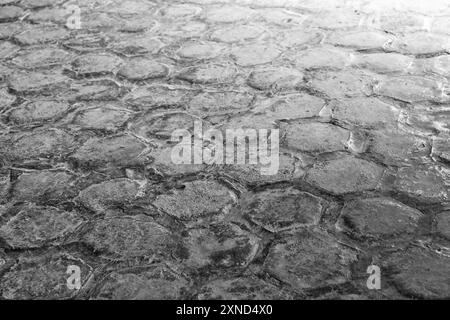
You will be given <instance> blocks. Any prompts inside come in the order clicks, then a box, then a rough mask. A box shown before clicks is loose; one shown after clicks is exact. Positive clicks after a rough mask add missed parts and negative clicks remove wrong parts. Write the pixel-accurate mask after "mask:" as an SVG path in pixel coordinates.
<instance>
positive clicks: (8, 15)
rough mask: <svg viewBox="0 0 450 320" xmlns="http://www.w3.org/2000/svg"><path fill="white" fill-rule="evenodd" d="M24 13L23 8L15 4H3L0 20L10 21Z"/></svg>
mask: <svg viewBox="0 0 450 320" xmlns="http://www.w3.org/2000/svg"><path fill="white" fill-rule="evenodd" d="M23 14H24V12H23V9H22V8H20V7H16V6H4V7H2V11H1V13H0V22H7V21H12V20H16V19H18V18H20V17H21V16H22V15H23Z"/></svg>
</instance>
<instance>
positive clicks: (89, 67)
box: [72, 53, 122, 76]
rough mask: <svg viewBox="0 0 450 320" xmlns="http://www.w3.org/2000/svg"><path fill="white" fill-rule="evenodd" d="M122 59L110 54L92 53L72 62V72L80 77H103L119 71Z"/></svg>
mask: <svg viewBox="0 0 450 320" xmlns="http://www.w3.org/2000/svg"><path fill="white" fill-rule="evenodd" d="M121 63H122V59H120V58H119V57H117V56H115V55H112V54H108V53H102V54H98V53H90V54H87V55H83V56H81V57H79V58H77V59H75V60H74V61H73V62H72V71H74V72H75V73H76V74H77V75H80V76H92V75H102V74H108V73H114V72H116V71H117V70H118V68H119V66H120V65H121Z"/></svg>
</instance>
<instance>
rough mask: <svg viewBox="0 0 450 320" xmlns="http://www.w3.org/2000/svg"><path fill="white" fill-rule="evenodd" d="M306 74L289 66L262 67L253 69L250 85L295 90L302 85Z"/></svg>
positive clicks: (274, 89) (256, 87) (270, 88)
mask: <svg viewBox="0 0 450 320" xmlns="http://www.w3.org/2000/svg"><path fill="white" fill-rule="evenodd" d="M303 76H304V74H303V73H302V72H301V71H298V70H295V69H289V68H284V67H280V68H262V69H259V70H255V71H252V72H251V73H250V76H249V77H248V80H247V82H248V84H249V86H251V87H253V88H255V89H259V90H271V91H278V90H295V89H298V88H300V87H301V86H302V84H303Z"/></svg>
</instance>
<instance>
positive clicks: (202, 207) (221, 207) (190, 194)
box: [153, 180, 236, 220]
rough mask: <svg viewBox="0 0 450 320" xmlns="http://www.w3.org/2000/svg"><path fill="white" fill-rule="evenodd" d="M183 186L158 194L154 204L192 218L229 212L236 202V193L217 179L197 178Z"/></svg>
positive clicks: (175, 214) (173, 214) (175, 213)
mask: <svg viewBox="0 0 450 320" xmlns="http://www.w3.org/2000/svg"><path fill="white" fill-rule="evenodd" d="M183 186H184V188H183V189H174V190H171V191H170V192H168V193H166V194H161V195H159V196H157V197H156V200H155V201H154V202H153V204H154V205H155V206H156V207H157V208H159V209H161V210H163V211H165V212H167V213H168V214H170V215H172V216H175V217H177V218H180V219H182V220H192V219H198V218H202V217H207V216H212V215H214V214H217V213H227V212H228V211H229V209H230V208H231V206H232V205H233V204H235V203H236V195H235V194H234V193H233V192H231V191H230V190H229V189H228V188H225V187H224V186H222V185H221V184H219V183H218V182H216V181H212V180H196V181H191V182H185V183H183Z"/></svg>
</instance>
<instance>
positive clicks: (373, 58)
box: [352, 53, 414, 73]
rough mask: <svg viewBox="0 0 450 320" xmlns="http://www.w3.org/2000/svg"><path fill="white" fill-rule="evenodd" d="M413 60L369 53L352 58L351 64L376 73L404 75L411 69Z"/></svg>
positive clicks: (406, 57)
mask: <svg viewBox="0 0 450 320" xmlns="http://www.w3.org/2000/svg"><path fill="white" fill-rule="evenodd" d="M413 63H414V59H413V58H411V57H409V56H405V55H403V54H398V53H371V54H363V55H358V56H355V57H354V60H353V61H352V64H353V65H355V66H357V67H359V68H365V69H369V70H372V71H375V72H378V73H394V72H397V73H402V72H403V73H406V72H408V71H409V70H410V69H411V68H412V67H413Z"/></svg>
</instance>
